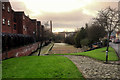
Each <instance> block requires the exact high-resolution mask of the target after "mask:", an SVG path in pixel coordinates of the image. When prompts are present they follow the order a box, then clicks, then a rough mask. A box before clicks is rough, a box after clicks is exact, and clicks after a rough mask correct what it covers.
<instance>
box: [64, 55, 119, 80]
mask: <svg viewBox="0 0 120 80" xmlns="http://www.w3.org/2000/svg"><path fill="white" fill-rule="evenodd" d="M64 56H66V57H68V58H69V59H70V60H71V61H72V62H73V63H74V64H75V65H76V66H77V67H78V69H79V71H80V72H82V74H83V75H84V77H85V78H87V79H88V78H89V79H91V78H93V79H95V80H97V79H103V78H104V79H105V78H110V79H115V80H117V79H119V80H120V65H118V64H105V63H103V62H102V61H97V60H95V59H92V58H89V57H85V56H74V55H64Z"/></svg>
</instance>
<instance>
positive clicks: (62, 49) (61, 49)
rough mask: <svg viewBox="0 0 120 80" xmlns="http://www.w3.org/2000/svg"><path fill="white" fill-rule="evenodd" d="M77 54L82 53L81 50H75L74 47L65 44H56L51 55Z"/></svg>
mask: <svg viewBox="0 0 120 80" xmlns="http://www.w3.org/2000/svg"><path fill="white" fill-rule="evenodd" d="M77 52H81V49H80V48H75V47H74V46H72V45H68V44H65V43H55V44H54V46H53V48H52V50H51V51H50V52H49V54H64V53H77Z"/></svg>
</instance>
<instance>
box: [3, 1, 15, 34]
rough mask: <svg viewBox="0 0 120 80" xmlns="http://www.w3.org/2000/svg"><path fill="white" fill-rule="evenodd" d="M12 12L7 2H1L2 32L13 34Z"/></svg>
mask: <svg viewBox="0 0 120 80" xmlns="http://www.w3.org/2000/svg"><path fill="white" fill-rule="evenodd" d="M13 16H14V11H13V10H12V7H11V5H10V3H9V2H2V32H4V33H14V32H15V31H16V30H15V29H14V28H13V25H14V21H13Z"/></svg>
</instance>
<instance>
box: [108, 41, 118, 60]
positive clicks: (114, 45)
mask: <svg viewBox="0 0 120 80" xmlns="http://www.w3.org/2000/svg"><path fill="white" fill-rule="evenodd" d="M109 45H110V46H111V47H113V48H114V49H115V51H116V52H117V54H118V56H119V58H120V43H119V44H114V43H112V42H111V43H109Z"/></svg>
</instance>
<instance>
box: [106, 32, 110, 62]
mask: <svg viewBox="0 0 120 80" xmlns="http://www.w3.org/2000/svg"><path fill="white" fill-rule="evenodd" d="M110 35H111V32H109V33H108V39H107V49H106V63H107V62H108V51H109V40H110Z"/></svg>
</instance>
